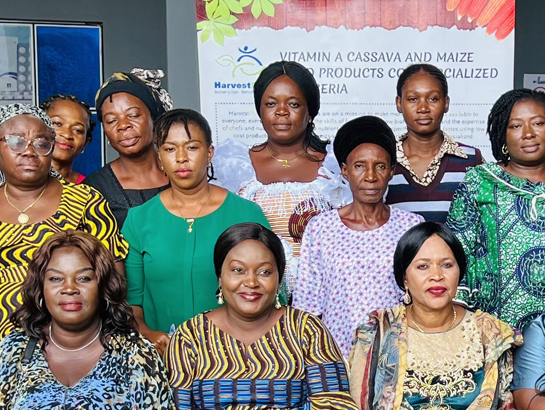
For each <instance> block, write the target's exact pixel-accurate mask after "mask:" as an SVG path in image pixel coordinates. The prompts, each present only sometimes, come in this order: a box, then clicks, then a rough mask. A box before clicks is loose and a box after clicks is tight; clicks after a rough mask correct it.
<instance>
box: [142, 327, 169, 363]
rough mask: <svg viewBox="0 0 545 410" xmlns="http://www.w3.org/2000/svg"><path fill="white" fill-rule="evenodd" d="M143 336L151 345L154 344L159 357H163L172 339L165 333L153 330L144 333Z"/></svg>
mask: <svg viewBox="0 0 545 410" xmlns="http://www.w3.org/2000/svg"><path fill="white" fill-rule="evenodd" d="M142 336H144V337H145V338H146V339H148V340H149V341H150V342H151V343H153V346H155V348H156V349H157V351H158V352H159V355H161V357H163V355H164V353H165V350H166V348H167V346H168V342H169V341H170V337H169V336H168V334H166V333H165V332H159V331H157V330H151V331H149V332H146V333H142Z"/></svg>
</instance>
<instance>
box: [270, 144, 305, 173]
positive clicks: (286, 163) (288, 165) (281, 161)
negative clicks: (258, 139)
mask: <svg viewBox="0 0 545 410" xmlns="http://www.w3.org/2000/svg"><path fill="white" fill-rule="evenodd" d="M265 149H266V150H267V152H268V153H269V155H270V156H271V158H272V159H274V160H276V161H278V162H280V163H281V164H282V168H290V166H291V165H290V164H288V161H293V160H294V159H295V158H297V157H298V156H300V155H301V154H297V155H296V156H294V157H293V158H289V159H280V158H276V157H275V156H274V155H273V154H272V152H271V150H270V149H269V145H268V144H267V145H265Z"/></svg>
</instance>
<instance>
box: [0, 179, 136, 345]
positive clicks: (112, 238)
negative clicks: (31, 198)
mask: <svg viewBox="0 0 545 410" xmlns="http://www.w3.org/2000/svg"><path fill="white" fill-rule="evenodd" d="M59 182H60V183H61V184H62V194H61V202H60V205H59V208H58V209H57V212H55V214H54V215H52V216H51V217H50V218H48V219H46V220H45V221H41V222H37V223H35V224H28V225H19V224H10V223H7V222H3V221H0V338H2V337H4V336H5V335H6V334H8V333H9V331H10V330H11V329H12V328H13V325H12V324H11V323H10V322H9V321H8V317H9V315H10V314H11V313H13V311H15V309H16V308H17V307H18V306H20V305H21V302H22V300H21V294H20V291H21V286H23V282H24V280H25V278H26V275H27V269H28V264H29V262H30V261H31V260H32V257H33V255H34V252H36V250H37V249H38V248H39V247H40V246H42V244H43V243H44V242H45V241H46V240H47V238H49V237H50V236H51V235H53V234H54V233H57V232H60V231H66V230H68V229H76V230H79V231H84V232H87V233H89V234H91V235H93V236H94V237H96V238H97V239H98V240H99V241H101V242H102V243H103V244H104V245H105V246H106V247H107V248H108V249H109V250H110V251H111V252H112V254H113V255H114V258H115V259H116V260H120V259H125V256H126V255H127V252H128V244H127V242H126V241H125V240H124V239H123V237H122V236H121V234H120V233H119V229H118V226H117V222H116V220H115V218H114V215H113V214H112V211H111V210H110V207H109V205H108V202H106V200H105V199H104V197H103V196H102V195H101V194H100V193H99V192H98V191H97V190H95V189H94V188H91V187H89V186H87V185H85V184H80V185H76V184H73V183H71V182H66V181H64V180H62V179H61V180H60V181H59Z"/></svg>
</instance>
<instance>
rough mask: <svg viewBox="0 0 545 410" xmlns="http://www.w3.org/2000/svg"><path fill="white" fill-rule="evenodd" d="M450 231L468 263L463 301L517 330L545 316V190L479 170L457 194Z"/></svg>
mask: <svg viewBox="0 0 545 410" xmlns="http://www.w3.org/2000/svg"><path fill="white" fill-rule="evenodd" d="M447 226H448V227H449V228H450V229H452V230H453V231H454V233H455V234H456V236H457V237H458V239H460V241H461V242H462V244H463V246H464V250H465V252H466V255H467V258H468V269H467V274H466V277H465V278H464V280H463V282H462V284H461V286H460V288H459V290H458V296H459V298H460V299H462V300H464V301H466V302H467V303H468V304H469V306H470V307H473V308H478V309H481V310H483V311H485V312H488V313H491V314H493V315H495V316H496V317H498V318H499V319H501V320H503V321H505V322H507V323H509V324H510V325H511V326H514V327H516V328H519V329H521V328H522V327H523V326H524V325H525V324H526V323H528V322H529V321H531V320H532V319H534V318H535V317H537V316H539V315H540V314H542V313H543V312H545V184H543V183H537V184H534V183H533V182H531V181H529V180H527V179H521V178H517V177H515V176H513V175H511V174H510V173H508V172H506V171H505V170H504V169H503V167H501V166H500V165H498V164H495V163H489V164H484V165H480V166H477V167H475V168H473V169H471V170H470V171H468V173H467V174H466V177H465V179H464V181H463V182H462V183H461V184H460V186H459V188H458V189H457V191H456V193H455V194H454V199H453V201H452V204H451V207H450V212H449V216H448V219H447Z"/></svg>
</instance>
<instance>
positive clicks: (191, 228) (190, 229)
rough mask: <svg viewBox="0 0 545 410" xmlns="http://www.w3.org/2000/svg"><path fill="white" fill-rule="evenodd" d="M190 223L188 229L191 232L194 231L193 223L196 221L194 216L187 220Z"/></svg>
mask: <svg viewBox="0 0 545 410" xmlns="http://www.w3.org/2000/svg"><path fill="white" fill-rule="evenodd" d="M185 221H186V222H187V223H188V224H189V228H188V229H187V232H189V233H191V232H193V224H194V223H195V220H194V219H193V218H189V219H186V220H185Z"/></svg>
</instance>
